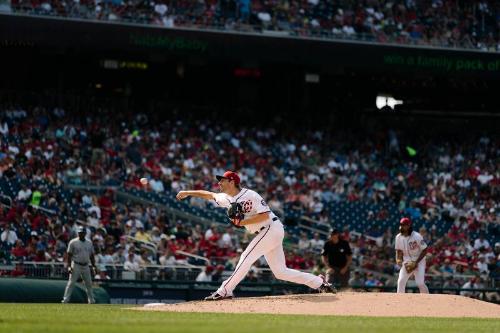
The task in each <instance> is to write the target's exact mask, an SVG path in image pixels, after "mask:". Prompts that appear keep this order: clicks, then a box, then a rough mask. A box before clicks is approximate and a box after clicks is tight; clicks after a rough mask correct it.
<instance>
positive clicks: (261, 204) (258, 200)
mask: <svg viewBox="0 0 500 333" xmlns="http://www.w3.org/2000/svg"><path fill="white" fill-rule="evenodd" d="M252 201H253V206H254V207H255V211H256V213H257V214H261V213H267V212H270V211H271V209H270V208H269V206H268V205H267V203H266V202H265V201H264V199H262V197H261V196H260V195H259V194H258V193H255V194H254V195H253V196H252Z"/></svg>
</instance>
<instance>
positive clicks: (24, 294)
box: [0, 278, 110, 303]
mask: <svg viewBox="0 0 500 333" xmlns="http://www.w3.org/2000/svg"><path fill="white" fill-rule="evenodd" d="M66 282H67V281H62V280H37V279H20V278H17V279H10V278H1V279H0V302H9V303H59V302H61V300H62V297H63V295H64V289H65V288H66ZM93 291H94V296H95V300H96V303H109V302H110V299H109V295H108V293H107V292H106V290H105V289H103V288H100V287H99V288H96V287H94V288H93ZM71 302H72V303H87V294H86V292H85V287H84V286H82V285H80V284H77V285H76V287H75V289H74V290H73V294H72V295H71Z"/></svg>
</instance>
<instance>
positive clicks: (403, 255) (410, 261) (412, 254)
mask: <svg viewBox="0 0 500 333" xmlns="http://www.w3.org/2000/svg"><path fill="white" fill-rule="evenodd" d="M411 224H412V223H411V220H410V218H408V217H403V218H402V219H401V220H400V221H399V230H400V233H399V234H397V235H396V244H395V247H396V263H397V264H398V266H400V267H401V270H400V271H399V278H398V293H404V292H405V289H406V283H407V282H408V279H409V278H410V276H412V275H413V274H415V282H416V283H417V286H418V288H419V289H420V292H421V293H425V294H428V293H429V289H428V288H427V286H426V285H425V282H424V278H425V255H426V254H427V244H426V243H425V241H424V238H423V237H422V235H420V234H419V233H418V232H416V231H413V228H412V226H411Z"/></svg>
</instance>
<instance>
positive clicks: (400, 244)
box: [394, 235, 403, 251]
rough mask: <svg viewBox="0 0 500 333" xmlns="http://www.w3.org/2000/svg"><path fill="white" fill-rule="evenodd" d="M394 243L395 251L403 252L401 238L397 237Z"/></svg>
mask: <svg viewBox="0 0 500 333" xmlns="http://www.w3.org/2000/svg"><path fill="white" fill-rule="evenodd" d="M394 243H395V244H394V246H395V248H396V250H401V251H403V244H402V241H401V237H399V235H397V236H396V241H395V242H394Z"/></svg>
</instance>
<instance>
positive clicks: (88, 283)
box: [62, 263, 95, 304]
mask: <svg viewBox="0 0 500 333" xmlns="http://www.w3.org/2000/svg"><path fill="white" fill-rule="evenodd" d="M71 268H72V269H73V271H72V273H71V274H70V275H69V280H68V284H67V285H66V290H65V291H64V298H63V301H62V302H63V303H69V300H70V298H71V294H72V293H73V289H74V288H75V284H76V281H78V278H79V277H80V276H81V277H82V280H83V282H84V284H85V288H86V289H87V298H88V302H89V304H94V303H95V299H94V294H93V292H92V276H91V274H90V267H89V266H88V265H85V266H82V265H79V264H75V263H72V264H71Z"/></svg>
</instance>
